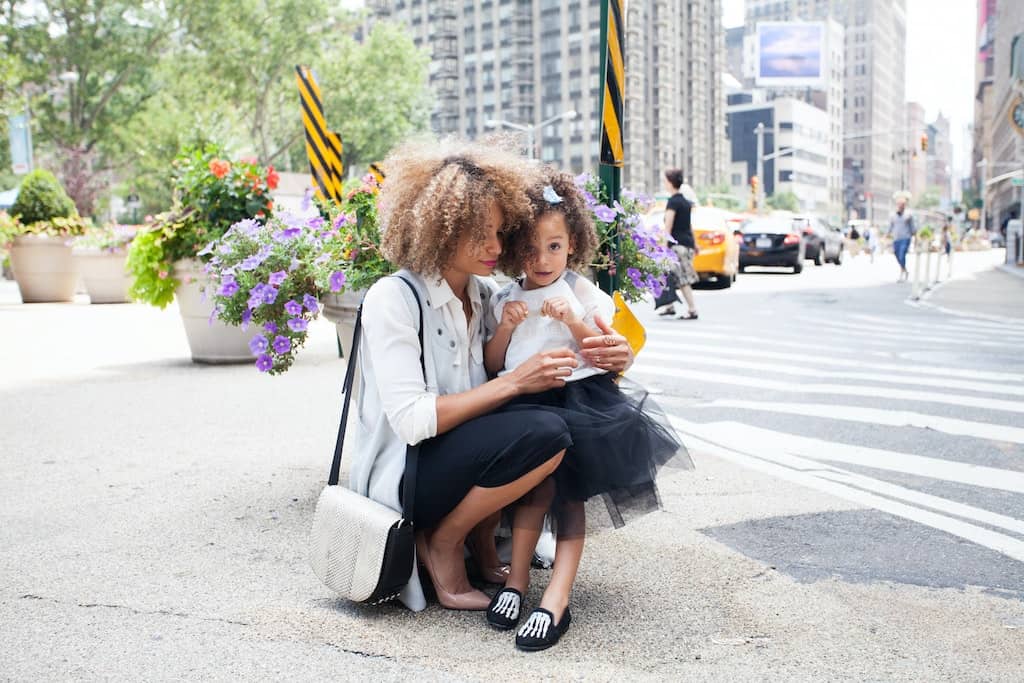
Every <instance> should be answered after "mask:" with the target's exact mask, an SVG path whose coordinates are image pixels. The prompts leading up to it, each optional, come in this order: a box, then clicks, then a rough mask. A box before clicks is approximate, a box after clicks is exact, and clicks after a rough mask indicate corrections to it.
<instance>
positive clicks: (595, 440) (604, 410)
mask: <svg viewBox="0 0 1024 683" xmlns="http://www.w3.org/2000/svg"><path fill="white" fill-rule="evenodd" d="M538 408H541V409H543V410H546V411H548V412H550V413H551V414H553V415H557V416H558V417H560V418H562V419H563V420H564V421H565V423H566V425H568V428H569V434H570V435H571V436H572V445H571V446H570V447H569V448H568V450H567V451H566V454H565V458H563V460H562V464H561V465H560V466H559V468H558V470H557V471H556V472H555V481H556V483H557V485H558V497H559V499H560V500H568V501H586V500H588V499H590V498H592V497H595V496H600V497H601V499H602V500H603V501H604V503H605V506H606V507H607V509H608V521H609V522H610V523H611V524H612V525H613V526H615V527H621V526H622V525H624V524H625V523H626V522H627V521H629V520H631V519H634V518H636V517H638V516H640V515H644V514H646V513H648V512H652V511H654V510H658V509H660V508H661V501H660V498H659V496H658V488H657V485H656V483H655V479H656V477H657V474H658V471H659V470H660V469H661V468H662V467H664V466H670V467H675V468H681V469H693V461H692V460H691V459H690V456H689V454H688V453H687V452H686V448H685V447H684V446H683V444H682V442H681V441H680V439H679V437H678V435H677V434H676V431H675V429H674V428H673V427H672V426H671V424H670V423H669V421H668V418H667V416H666V415H665V413H664V412H663V411H662V410H661V409H660V408H659V407H658V405H657V404H656V403H655V402H654V401H653V400H651V398H650V396H649V395H648V393H647V391H646V390H644V388H643V387H641V386H640V385H638V384H636V383H635V382H632V381H630V380H626V379H621V380H620V383H619V384H617V383H616V382H615V379H614V377H613V376H612V375H610V374H607V373H605V374H601V375H593V376H591V377H587V378H585V379H582V380H579V381H575V382H568V383H566V385H565V387H562V388H559V389H552V390H550V391H545V392H542V393H539V394H531V395H529V396H523V397H520V398H518V399H516V401H514V402H513V403H512V404H510V405H509V406H507V407H506V411H507V412H511V413H515V411H532V412H536V410H537V409H538ZM588 517H591V518H592V517H593V515H592V514H590V513H589V512H588ZM556 519H557V516H556ZM594 521H596V520H593V519H589V520H588V524H590V523H593V522H594Z"/></svg>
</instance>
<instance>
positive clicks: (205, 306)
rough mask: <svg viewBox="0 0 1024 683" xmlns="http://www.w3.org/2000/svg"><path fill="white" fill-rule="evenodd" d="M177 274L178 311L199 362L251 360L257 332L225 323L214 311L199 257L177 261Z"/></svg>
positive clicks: (246, 361) (193, 353) (194, 357)
mask: <svg viewBox="0 0 1024 683" xmlns="http://www.w3.org/2000/svg"><path fill="white" fill-rule="evenodd" d="M174 277H175V278H177V279H178V281H179V282H180V283H181V284H179V285H178V288H177V290H175V293H174V294H175V297H176V298H177V299H178V311H179V312H180V313H181V321H182V322H183V323H184V324H185V334H186V335H187V336H188V345H189V348H190V349H191V350H192V360H193V362H196V363H251V362H253V356H252V353H251V352H250V351H249V339H250V338H251V337H252V336H253V334H254V333H253V332H246V331H243V330H242V329H241V328H239V327H232V326H230V325H225V324H224V323H222V322H221V321H220V320H219V319H217V317H216V316H214V315H213V300H212V297H210V296H207V297H205V298H204V297H203V294H202V292H201V291H200V285H201V284H202V282H203V278H204V277H205V275H204V273H203V268H202V265H201V264H200V263H199V262H198V261H191V260H182V261H176V262H175V264H174ZM211 321H212V322H211Z"/></svg>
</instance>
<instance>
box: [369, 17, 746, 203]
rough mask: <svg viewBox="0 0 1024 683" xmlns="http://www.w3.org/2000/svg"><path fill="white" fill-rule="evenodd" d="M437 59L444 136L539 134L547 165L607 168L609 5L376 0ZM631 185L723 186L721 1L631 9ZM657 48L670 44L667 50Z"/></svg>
mask: <svg viewBox="0 0 1024 683" xmlns="http://www.w3.org/2000/svg"><path fill="white" fill-rule="evenodd" d="M368 5H369V6H370V8H371V9H372V10H373V11H374V12H375V13H376V16H378V17H382V18H385V17H389V18H391V19H394V20H397V21H400V22H402V23H404V24H406V25H407V26H409V27H410V29H411V30H412V33H413V37H414V39H415V40H416V42H417V44H418V45H422V46H425V47H426V48H427V49H428V50H429V51H430V54H431V57H432V59H431V66H430V71H431V83H432V85H433V88H434V90H435V93H436V94H437V109H436V111H435V113H434V116H433V119H432V124H433V128H434V130H435V131H437V132H439V133H456V134H458V135H462V136H465V137H468V138H476V137H479V136H481V135H483V134H485V133H487V132H489V130H490V129H489V128H488V126H487V122H488V121H498V120H505V121H508V122H510V123H515V124H517V125H520V126H530V125H533V126H538V125H539V124H540V123H541V122H543V121H546V120H547V119H549V118H552V117H557V116H558V115H559V114H562V113H563V112H566V111H569V110H574V111H576V112H577V113H578V114H579V116H578V117H577V118H576V119H575V120H572V121H566V120H563V121H560V122H558V123H554V124H551V125H548V126H545V127H544V129H543V130H536V131H535V140H536V144H535V150H536V152H535V153H536V155H537V156H538V157H539V158H540V159H542V160H544V161H547V162H552V163H554V164H556V165H558V166H561V167H563V168H566V169H567V170H571V171H574V172H580V171H583V170H591V171H592V170H596V168H597V164H598V151H599V150H598V136H599V135H600V108H599V96H600V92H601V90H600V86H601V83H600V69H601V62H600V59H601V54H600V27H601V15H600V3H596V2H591V1H589V0H369V1H368ZM625 30H626V41H625V46H624V51H625V53H626V55H625V59H626V97H625V117H624V138H625V146H626V150H625V151H626V166H625V168H624V172H623V180H624V183H625V184H626V185H627V186H629V187H633V188H636V189H645V190H647V191H657V190H659V189H660V188H661V182H660V176H661V172H662V171H663V170H664V167H665V166H666V165H669V166H679V167H682V168H683V170H684V172H685V174H686V177H687V179H688V181H689V182H690V183H692V184H694V185H697V186H700V185H708V184H711V183H713V182H716V181H718V180H721V179H722V178H723V173H724V169H723V166H724V161H725V155H726V149H725V142H726V141H725V95H724V90H723V86H722V81H721V72H722V71H723V70H724V69H725V66H724V60H725V43H724V38H723V33H722V27H721V16H720V12H719V11H718V4H717V2H715V0H696V1H695V0H653V1H652V2H629V3H627V17H626V26H625ZM655 46H658V47H657V48H656V47H655Z"/></svg>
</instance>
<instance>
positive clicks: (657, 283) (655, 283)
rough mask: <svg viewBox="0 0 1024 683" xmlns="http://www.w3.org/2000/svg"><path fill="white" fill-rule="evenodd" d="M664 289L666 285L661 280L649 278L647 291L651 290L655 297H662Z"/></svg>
mask: <svg viewBox="0 0 1024 683" xmlns="http://www.w3.org/2000/svg"><path fill="white" fill-rule="evenodd" d="M664 288H665V283H664V282H662V281H661V278H656V277H654V276H653V275H648V276H647V289H649V290H651V294H653V295H654V296H661V292H662V290H663V289H664Z"/></svg>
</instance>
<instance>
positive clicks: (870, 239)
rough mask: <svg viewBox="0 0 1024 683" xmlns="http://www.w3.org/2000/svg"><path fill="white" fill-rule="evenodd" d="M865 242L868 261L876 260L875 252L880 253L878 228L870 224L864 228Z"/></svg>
mask: <svg viewBox="0 0 1024 683" xmlns="http://www.w3.org/2000/svg"><path fill="white" fill-rule="evenodd" d="M864 244H865V246H866V247H867V248H866V249H865V251H867V253H868V263H872V264H873V263H874V262H875V254H877V253H878V230H877V229H875V228H872V227H871V226H870V225H869V226H867V227H865V228H864Z"/></svg>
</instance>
